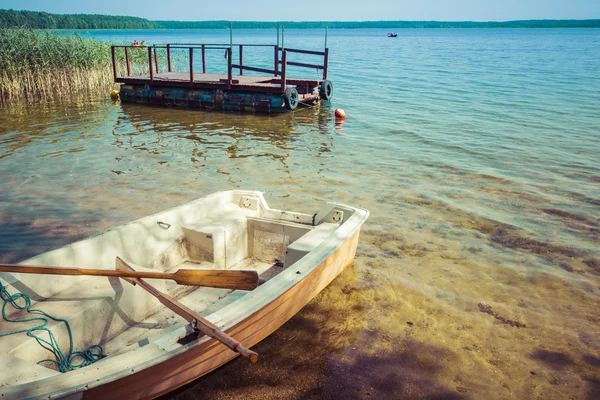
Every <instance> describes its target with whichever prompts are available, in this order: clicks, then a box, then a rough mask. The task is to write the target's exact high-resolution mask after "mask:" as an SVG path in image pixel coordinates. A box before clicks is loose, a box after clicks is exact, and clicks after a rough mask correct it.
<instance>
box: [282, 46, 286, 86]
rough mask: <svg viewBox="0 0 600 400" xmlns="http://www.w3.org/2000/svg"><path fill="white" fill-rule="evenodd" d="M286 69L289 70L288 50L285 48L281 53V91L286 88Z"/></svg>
mask: <svg viewBox="0 0 600 400" xmlns="http://www.w3.org/2000/svg"><path fill="white" fill-rule="evenodd" d="M286 71H287V51H286V50H283V51H282V54H281V93H285V89H286V76H285V75H286Z"/></svg>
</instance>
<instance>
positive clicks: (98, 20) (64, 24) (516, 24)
mask: <svg viewBox="0 0 600 400" xmlns="http://www.w3.org/2000/svg"><path fill="white" fill-rule="evenodd" d="M229 24H230V22H229V21H150V20H148V19H144V18H138V17H121V16H113V15H97V14H65V15H62V14H50V13H46V12H37V11H16V10H2V9H0V28H17V27H26V28H31V29H224V28H229ZM278 24H279V25H280V26H281V25H283V26H285V27H286V28H297V29H307V28H309V29H310V28H325V27H329V28H332V29H360V28H380V29H402V28H600V19H587V20H522V21H503V22H493V21H492V22H474V21H304V22H297V21H282V22H273V21H234V22H233V27H234V28H236V29H271V28H273V29H274V28H276V27H277V25H278Z"/></svg>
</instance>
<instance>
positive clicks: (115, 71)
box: [110, 46, 117, 82]
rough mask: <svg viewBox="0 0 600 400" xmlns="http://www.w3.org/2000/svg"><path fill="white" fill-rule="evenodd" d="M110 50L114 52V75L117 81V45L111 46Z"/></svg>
mask: <svg viewBox="0 0 600 400" xmlns="http://www.w3.org/2000/svg"><path fill="white" fill-rule="evenodd" d="M110 51H111V54H112V61H113V76H114V78H115V79H114V80H115V82H116V81H117V57H115V46H110Z"/></svg>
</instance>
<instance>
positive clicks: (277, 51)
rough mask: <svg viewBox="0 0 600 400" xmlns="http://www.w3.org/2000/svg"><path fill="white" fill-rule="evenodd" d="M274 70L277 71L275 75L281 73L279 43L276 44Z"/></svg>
mask: <svg viewBox="0 0 600 400" xmlns="http://www.w3.org/2000/svg"><path fill="white" fill-rule="evenodd" d="M277 43H279V25H277ZM273 60H274V61H273V64H274V66H273V71H275V73H274V74H273V75H274V76H277V75H279V44H278V45H276V46H275V56H274V57H273Z"/></svg>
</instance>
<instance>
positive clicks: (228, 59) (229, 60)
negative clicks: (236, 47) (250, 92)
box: [227, 47, 233, 89]
mask: <svg viewBox="0 0 600 400" xmlns="http://www.w3.org/2000/svg"><path fill="white" fill-rule="evenodd" d="M231 53H232V51H231V47H230V48H228V49H227V89H231V81H232V80H233V71H232V68H231V55H232V54H231Z"/></svg>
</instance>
